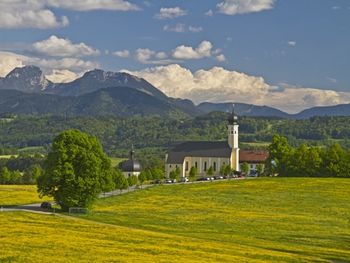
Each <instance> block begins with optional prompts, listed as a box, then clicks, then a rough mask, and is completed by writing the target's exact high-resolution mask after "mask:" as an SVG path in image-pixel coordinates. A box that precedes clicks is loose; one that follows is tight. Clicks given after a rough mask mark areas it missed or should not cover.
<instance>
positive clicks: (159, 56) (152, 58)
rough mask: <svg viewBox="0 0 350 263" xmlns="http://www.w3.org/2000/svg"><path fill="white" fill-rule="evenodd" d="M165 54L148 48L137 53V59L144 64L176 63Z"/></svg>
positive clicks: (140, 49) (138, 50)
mask: <svg viewBox="0 0 350 263" xmlns="http://www.w3.org/2000/svg"><path fill="white" fill-rule="evenodd" d="M167 57H168V55H167V54H166V53H165V52H156V51H154V50H151V49H148V48H139V49H137V50H136V52H135V58H136V60H137V61H138V62H140V63H142V64H153V65H166V64H170V63H174V60H171V59H167Z"/></svg>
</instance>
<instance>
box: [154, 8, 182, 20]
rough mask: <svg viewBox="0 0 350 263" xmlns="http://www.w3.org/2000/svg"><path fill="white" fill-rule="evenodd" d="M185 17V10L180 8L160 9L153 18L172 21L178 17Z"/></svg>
mask: <svg viewBox="0 0 350 263" xmlns="http://www.w3.org/2000/svg"><path fill="white" fill-rule="evenodd" d="M185 15H187V11H186V10H182V9H181V8H180V7H169V8H166V7H162V8H161V9H160V10H159V13H158V14H156V15H155V16H154V18H156V19H173V18H176V17H180V16H185Z"/></svg>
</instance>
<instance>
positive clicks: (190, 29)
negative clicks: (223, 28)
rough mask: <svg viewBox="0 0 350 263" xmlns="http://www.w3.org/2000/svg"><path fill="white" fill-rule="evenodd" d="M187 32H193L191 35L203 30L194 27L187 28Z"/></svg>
mask: <svg viewBox="0 0 350 263" xmlns="http://www.w3.org/2000/svg"><path fill="white" fill-rule="evenodd" d="M188 30H189V31H190V32H193V33H199V32H201V31H203V28H202V27H200V26H199V27H195V26H189V27H188Z"/></svg>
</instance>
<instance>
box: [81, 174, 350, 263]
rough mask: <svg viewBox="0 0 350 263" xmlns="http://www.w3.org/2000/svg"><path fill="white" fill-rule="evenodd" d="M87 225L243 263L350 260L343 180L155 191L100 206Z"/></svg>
mask: <svg viewBox="0 0 350 263" xmlns="http://www.w3.org/2000/svg"><path fill="white" fill-rule="evenodd" d="M87 218H88V219H92V220H96V221H99V222H106V223H110V224H115V225H121V226H127V227H132V228H139V229H144V230H150V231H154V232H157V233H164V234H171V235H175V236H178V237H184V238H185V237H186V238H197V239H199V243H202V242H204V243H206V242H213V244H219V248H220V247H223V246H230V247H231V253H232V255H235V256H239V257H240V260H241V261H244V260H268V261H273V262H277V261H285V262H296V261H298V262H318V261H319V262H323V261H330V260H340V261H342V260H346V261H349V260H350V180H347V179H314V178H308V179H305V178H276V179H269V178H267V179H258V180H240V181H239V180H235V181H228V182H217V183H202V184H191V185H173V186H159V187H155V188H153V189H147V190H143V191H139V192H134V193H130V194H127V195H123V196H117V197H113V198H109V199H103V200H99V201H98V202H97V203H96V205H95V207H94V209H93V213H92V214H91V215H89V216H88V217H87ZM174 244H176V243H174Z"/></svg>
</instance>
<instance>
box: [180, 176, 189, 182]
mask: <svg viewBox="0 0 350 263" xmlns="http://www.w3.org/2000/svg"><path fill="white" fill-rule="evenodd" d="M188 181H189V180H188V178H187V177H182V178H181V182H183V183H187V182H188Z"/></svg>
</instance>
